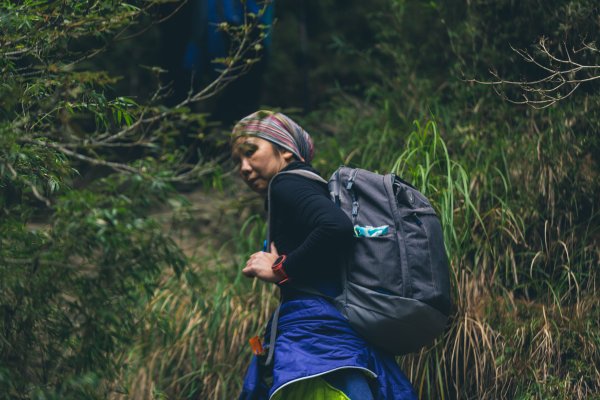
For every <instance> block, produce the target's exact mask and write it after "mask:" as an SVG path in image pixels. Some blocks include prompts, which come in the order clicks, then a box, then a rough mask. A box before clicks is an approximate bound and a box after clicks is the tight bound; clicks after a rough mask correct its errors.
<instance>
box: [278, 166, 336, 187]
mask: <svg viewBox="0 0 600 400" xmlns="http://www.w3.org/2000/svg"><path fill="white" fill-rule="evenodd" d="M279 174H294V175H300V176H303V177H305V178H308V179H312V180H313V181H317V182H322V183H324V184H327V181H326V180H325V179H323V178H321V177H320V176H319V175H318V174H315V173H314V172H312V171H307V170H305V169H293V170H291V171H283V172H280V173H279Z"/></svg>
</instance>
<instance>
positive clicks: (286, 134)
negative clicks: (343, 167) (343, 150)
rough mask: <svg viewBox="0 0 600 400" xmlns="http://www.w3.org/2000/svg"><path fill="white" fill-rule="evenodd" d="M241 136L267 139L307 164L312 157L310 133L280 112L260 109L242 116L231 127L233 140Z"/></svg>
mask: <svg viewBox="0 0 600 400" xmlns="http://www.w3.org/2000/svg"><path fill="white" fill-rule="evenodd" d="M241 136H256V137H259V138H261V139H265V140H268V141H269V142H272V143H275V144H277V145H279V146H281V147H283V148H284V149H286V150H288V151H290V152H292V154H294V155H295V156H296V157H297V158H298V159H299V160H300V161H304V162H305V163H307V164H309V163H310V162H311V161H312V159H313V155H314V145H313V141H312V139H311V137H310V135H309V134H308V133H307V132H306V131H305V130H304V129H302V128H301V127H300V125H298V124H297V123H295V122H294V121H292V119H291V118H290V117H288V116H286V115H284V114H282V113H276V112H272V111H264V110H261V111H257V112H255V113H252V114H250V115H248V116H247V117H244V118H243V119H242V120H241V121H240V122H238V123H237V124H236V125H235V127H234V128H233V140H236V139H237V138H239V137H241Z"/></svg>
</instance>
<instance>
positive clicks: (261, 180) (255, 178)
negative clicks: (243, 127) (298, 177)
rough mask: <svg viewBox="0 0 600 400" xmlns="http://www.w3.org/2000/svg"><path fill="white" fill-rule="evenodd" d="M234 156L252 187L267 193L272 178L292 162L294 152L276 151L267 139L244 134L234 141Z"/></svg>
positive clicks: (244, 178) (240, 170) (243, 176)
mask: <svg viewBox="0 0 600 400" xmlns="http://www.w3.org/2000/svg"><path fill="white" fill-rule="evenodd" d="M232 158H233V161H234V162H236V163H237V164H238V169H239V172H240V175H241V177H242V179H243V180H244V182H246V184H247V185H248V186H249V187H250V189H252V190H253V191H255V192H257V193H260V194H266V193H267V189H268V187H269V182H270V181H271V178H273V177H274V176H275V175H276V174H277V173H278V172H279V171H281V170H282V169H283V168H285V167H286V166H287V165H288V164H289V163H290V161H291V160H292V158H293V154H292V153H291V152H289V151H286V150H284V151H276V150H275V148H274V147H273V145H272V144H271V142H269V141H267V140H264V139H261V138H258V137H254V136H243V137H240V138H238V139H237V140H236V141H235V142H234V143H233V149H232Z"/></svg>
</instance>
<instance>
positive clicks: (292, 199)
mask: <svg viewBox="0 0 600 400" xmlns="http://www.w3.org/2000/svg"><path fill="white" fill-rule="evenodd" d="M292 169H305V170H308V171H312V172H315V173H316V171H315V170H314V169H312V168H311V167H310V166H308V165H306V164H304V163H301V162H293V163H291V164H289V165H288V166H287V167H286V168H284V169H283V171H288V170H292ZM271 203H272V204H271V205H267V206H268V207H269V206H270V207H271V210H270V212H271V227H272V228H271V229H272V231H271V240H272V241H273V242H275V246H276V247H277V250H278V251H279V254H285V255H286V256H287V259H286V260H285V262H284V263H283V269H284V270H285V272H286V273H287V274H288V276H289V278H290V284H289V285H288V284H284V285H282V290H283V291H284V293H285V291H286V288H287V287H290V288H293V286H294V283H297V284H299V285H308V286H311V287H313V288H315V289H317V290H319V291H321V292H322V293H324V294H327V295H329V296H335V295H337V294H339V293H340V292H341V287H340V276H341V275H340V268H341V265H342V262H343V257H344V254H345V253H346V252H347V251H348V249H349V248H350V246H351V245H352V235H353V227H352V223H351V222H350V219H349V218H348V217H347V216H346V214H344V212H343V211H341V210H340V209H339V208H338V207H337V206H336V205H335V204H334V203H333V202H332V201H331V200H330V197H329V191H328V189H327V185H326V184H325V183H323V182H318V181H316V180H313V179H309V178H306V177H304V176H300V175H294V174H281V175H277V176H276V177H274V178H273V181H272V182H271Z"/></svg>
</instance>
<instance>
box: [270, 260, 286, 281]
mask: <svg viewBox="0 0 600 400" xmlns="http://www.w3.org/2000/svg"><path fill="white" fill-rule="evenodd" d="M286 258H287V257H286V256H285V255H280V256H279V257H277V259H275V262H274V263H273V265H272V266H271V269H272V270H273V272H275V275H277V276H280V277H282V278H281V280H280V281H279V282H277V284H278V285H283V284H284V283H286V282H287V281H289V280H290V278H289V277H288V276H287V274H286V273H285V270H284V269H283V262H284V261H285V259H286Z"/></svg>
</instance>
